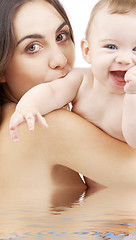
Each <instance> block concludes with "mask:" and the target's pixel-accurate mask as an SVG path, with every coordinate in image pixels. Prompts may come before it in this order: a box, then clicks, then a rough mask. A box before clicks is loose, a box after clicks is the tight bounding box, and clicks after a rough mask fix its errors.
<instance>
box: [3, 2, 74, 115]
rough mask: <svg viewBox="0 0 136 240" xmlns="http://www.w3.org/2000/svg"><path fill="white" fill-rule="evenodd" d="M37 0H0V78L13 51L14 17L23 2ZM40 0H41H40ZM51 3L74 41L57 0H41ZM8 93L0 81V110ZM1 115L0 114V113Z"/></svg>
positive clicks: (65, 16) (6, 99) (68, 23)
mask: <svg viewBox="0 0 136 240" xmlns="http://www.w3.org/2000/svg"><path fill="white" fill-rule="evenodd" d="M33 1H38V0H0V78H2V76H3V74H4V71H5V69H6V67H7V65H8V63H9V62H10V60H11V58H12V56H13V54H14V51H15V36H14V27H13V24H14V17H15V14H16V13H17V11H18V10H19V8H20V7H22V6H23V5H24V4H25V3H28V2H33ZM40 1H41V0H40ZM43 1H46V2H48V3H49V4H51V5H52V6H53V7H54V8H55V9H56V10H57V12H58V13H59V14H60V15H61V16H62V18H63V19H64V20H65V22H66V23H67V25H68V26H69V29H70V33H71V39H72V41H73V42H74V37H73V30H72V27H71V24H70V21H69V19H68V16H67V14H66V11H65V10H64V8H63V6H62V5H61V3H60V2H59V0H43ZM9 96H10V94H9V93H8V86H7V84H6V83H0V110H1V106H2V105H3V104H4V103H5V102H8V101H9V99H10V101H11V98H10V97H9ZM0 116H1V114H0Z"/></svg>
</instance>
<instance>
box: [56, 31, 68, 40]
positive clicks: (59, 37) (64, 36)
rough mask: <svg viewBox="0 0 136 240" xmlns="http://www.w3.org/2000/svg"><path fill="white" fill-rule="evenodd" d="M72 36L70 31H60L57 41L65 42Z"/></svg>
mask: <svg viewBox="0 0 136 240" xmlns="http://www.w3.org/2000/svg"><path fill="white" fill-rule="evenodd" d="M69 38H70V33H69V32H66V33H60V34H59V35H58V36H57V37H56V40H57V42H65V41H67V40H68V39H69Z"/></svg>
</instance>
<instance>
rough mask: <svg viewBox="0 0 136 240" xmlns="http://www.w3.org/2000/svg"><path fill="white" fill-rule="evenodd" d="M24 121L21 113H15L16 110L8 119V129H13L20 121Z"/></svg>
mask: <svg viewBox="0 0 136 240" xmlns="http://www.w3.org/2000/svg"><path fill="white" fill-rule="evenodd" d="M23 122H24V117H23V116H22V115H21V114H17V113H16V112H15V113H14V114H13V115H12V117H11V119H10V124H9V129H10V130H14V129H15V128H17V126H19V125H20V124H21V123H23Z"/></svg>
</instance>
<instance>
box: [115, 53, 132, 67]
mask: <svg viewBox="0 0 136 240" xmlns="http://www.w3.org/2000/svg"><path fill="white" fill-rule="evenodd" d="M116 62H117V63H119V64H123V65H129V64H131V63H132V62H133V59H132V55H131V53H125V52H123V53H120V54H118V56H117V57H116Z"/></svg>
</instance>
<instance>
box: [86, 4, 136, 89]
mask: <svg viewBox="0 0 136 240" xmlns="http://www.w3.org/2000/svg"><path fill="white" fill-rule="evenodd" d="M88 44H89V51H88V55H89V59H90V63H91V67H92V72H93V75H94V77H95V78H96V79H97V80H98V81H99V82H101V83H102V84H104V85H106V86H108V88H109V89H110V90H111V91H113V92H114V91H115V92H116V93H117V92H118V93H122V92H123V91H124V88H123V87H124V85H125V81H124V75H125V72H126V71H127V70H128V69H130V68H131V67H133V66H134V65H135V64H136V14H135V13H129V14H110V13H108V11H107V9H106V8H104V9H102V10H100V11H99V12H98V13H97V14H96V16H95V17H94V19H93V22H92V25H91V29H90V34H89V37H88Z"/></svg>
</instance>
